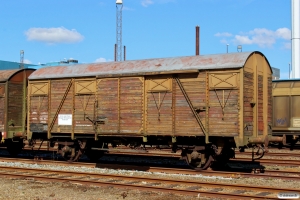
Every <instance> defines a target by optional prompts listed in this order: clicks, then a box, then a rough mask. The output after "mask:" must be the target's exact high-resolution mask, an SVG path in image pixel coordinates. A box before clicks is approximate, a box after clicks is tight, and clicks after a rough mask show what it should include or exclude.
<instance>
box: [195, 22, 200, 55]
mask: <svg viewBox="0 0 300 200" xmlns="http://www.w3.org/2000/svg"><path fill="white" fill-rule="evenodd" d="M199 43H200V41H199V26H198V25H197V26H196V56H198V55H200V48H199Z"/></svg>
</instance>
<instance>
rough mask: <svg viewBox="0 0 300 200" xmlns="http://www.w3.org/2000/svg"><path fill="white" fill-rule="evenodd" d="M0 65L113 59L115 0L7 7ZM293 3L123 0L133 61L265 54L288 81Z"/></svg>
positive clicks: (33, 1) (54, 0) (13, 1)
mask: <svg viewBox="0 0 300 200" xmlns="http://www.w3.org/2000/svg"><path fill="white" fill-rule="evenodd" d="M0 5H1V12H0V24H1V28H0V38H1V39H0V60H6V61H16V62H19V61H20V50H24V52H25V53H24V60H25V62H26V63H32V64H39V63H48V62H54V61H60V60H63V59H65V58H66V59H69V58H73V59H77V60H78V61H79V62H80V63H92V62H100V61H102V62H103V61H113V60H114V44H115V43H116V1H115V0H51V1H49V0H39V1H37V0H26V1H21V0H9V1H1V3H0ZM290 6H291V2H290V0H123V15H122V16H123V24H122V25H123V26H122V27H123V29H122V31H123V34H122V35H123V37H122V41H123V42H122V43H123V45H125V46H126V59H127V60H138V59H148V58H164V57H176V56H190V55H195V26H196V25H199V26H200V54H203V55H204V54H205V55H206V54H218V53H226V45H227V44H229V46H228V50H229V52H236V51H237V45H242V48H243V49H242V50H243V51H261V52H262V53H263V54H265V56H266V57H267V59H268V60H269V62H270V64H271V66H272V67H277V68H279V69H280V71H281V78H288V69H289V63H290V62H291V40H290V39H291V7H290Z"/></svg>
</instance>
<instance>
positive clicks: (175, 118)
mask: <svg viewBox="0 0 300 200" xmlns="http://www.w3.org/2000/svg"><path fill="white" fill-rule="evenodd" d="M271 123H272V71H271V68H270V65H269V63H268V61H267V59H266V58H265V56H264V55H263V54H262V53H260V52H243V53H229V54H216V55H201V56H186V57H176V58H162V59H147V60H136V61H124V62H107V63H93V64H79V65H72V66H58V67H48V68H41V69H38V70H36V71H35V72H34V73H33V74H31V76H30V77H29V91H28V127H30V128H29V129H28V132H27V138H28V139H31V140H34V139H45V140H50V141H52V142H58V143H59V149H60V152H61V154H62V155H63V156H64V157H66V158H67V159H69V160H76V159H78V158H79V155H80V154H82V152H83V151H85V153H86V154H87V155H88V156H90V157H92V158H97V157H99V156H101V155H102V153H103V152H104V151H96V150H95V149H98V150H99V149H100V150H108V144H109V143H110V144H111V145H112V146H117V145H127V146H130V147H132V148H136V147H145V146H146V145H166V146H169V147H170V149H172V151H177V150H182V155H183V157H184V158H185V159H186V161H187V162H188V163H189V164H190V165H192V166H194V167H199V168H206V167H207V166H209V165H210V164H211V162H212V161H216V160H221V161H226V160H228V159H229V158H231V157H233V154H234V151H233V149H232V148H235V147H238V148H245V147H246V145H248V146H254V145H258V146H260V148H262V146H263V145H265V146H267V145H268V142H269V140H270V139H271V140H272V138H271V134H272V130H271V126H270V125H271Z"/></svg>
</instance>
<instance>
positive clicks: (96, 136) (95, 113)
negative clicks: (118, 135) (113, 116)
mask: <svg viewBox="0 0 300 200" xmlns="http://www.w3.org/2000/svg"><path fill="white" fill-rule="evenodd" d="M95 81H96V90H95V101H94V119H96V117H97V114H98V83H99V82H98V81H97V79H96V80H95ZM96 129H97V130H96V131H95V140H96V141H97V140H98V134H99V133H100V131H99V129H98V127H97V128H96Z"/></svg>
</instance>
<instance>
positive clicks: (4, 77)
mask: <svg viewBox="0 0 300 200" xmlns="http://www.w3.org/2000/svg"><path fill="white" fill-rule="evenodd" d="M18 71H20V69H10V70H0V82H6V81H8V80H9V79H10V78H11V77H12V76H13V75H14V74H15V73H17V72H18Z"/></svg>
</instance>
